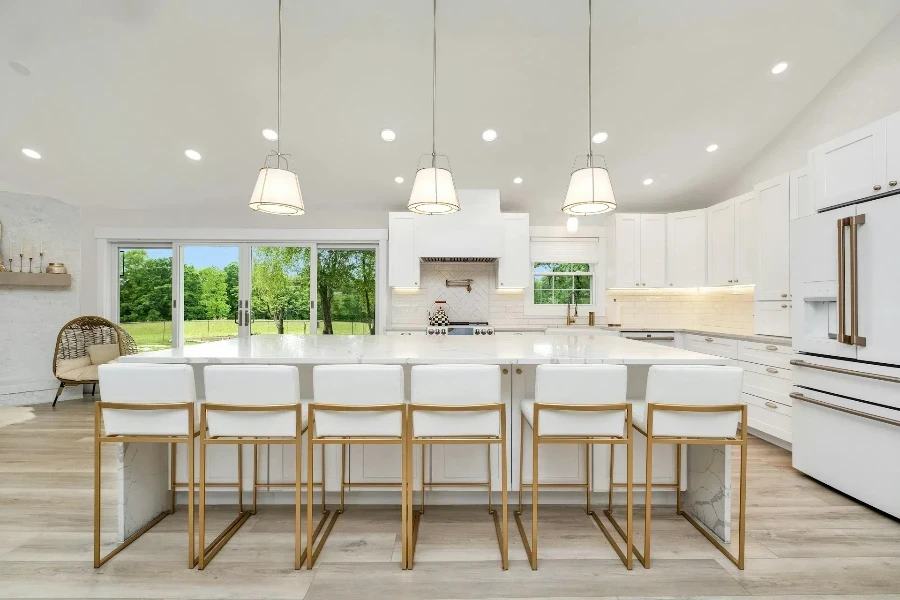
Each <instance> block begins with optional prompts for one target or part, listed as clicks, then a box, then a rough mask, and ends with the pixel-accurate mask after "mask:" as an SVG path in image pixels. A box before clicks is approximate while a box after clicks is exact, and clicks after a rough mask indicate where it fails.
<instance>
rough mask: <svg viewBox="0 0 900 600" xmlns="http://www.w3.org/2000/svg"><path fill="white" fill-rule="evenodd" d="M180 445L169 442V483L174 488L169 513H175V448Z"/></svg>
mask: <svg viewBox="0 0 900 600" xmlns="http://www.w3.org/2000/svg"><path fill="white" fill-rule="evenodd" d="M177 447H178V445H177V444H176V443H175V442H172V443H171V444H169V485H170V486H171V490H172V499H171V508H169V514H170V515H174V514H175V465H176V462H175V449H176V448H177Z"/></svg>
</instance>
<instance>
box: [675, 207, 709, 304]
mask: <svg viewBox="0 0 900 600" xmlns="http://www.w3.org/2000/svg"><path fill="white" fill-rule="evenodd" d="M666 229H667V231H666V271H667V273H668V280H669V285H670V286H674V287H696V286H702V285H706V210H688V211H684V212H679V213H672V214H669V215H666Z"/></svg>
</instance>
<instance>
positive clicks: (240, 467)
mask: <svg viewBox="0 0 900 600" xmlns="http://www.w3.org/2000/svg"><path fill="white" fill-rule="evenodd" d="M237 472H238V482H237V483H238V512H244V445H243V444H238V445H237Z"/></svg>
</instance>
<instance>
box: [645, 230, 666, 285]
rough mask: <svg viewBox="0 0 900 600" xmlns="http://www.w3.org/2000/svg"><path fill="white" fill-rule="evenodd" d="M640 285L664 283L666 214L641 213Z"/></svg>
mask: <svg viewBox="0 0 900 600" xmlns="http://www.w3.org/2000/svg"><path fill="white" fill-rule="evenodd" d="M640 255H641V278H640V282H641V285H642V286H644V287H662V286H664V285H665V284H666V215H641V251H640Z"/></svg>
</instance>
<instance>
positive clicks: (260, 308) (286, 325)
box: [250, 245, 316, 335]
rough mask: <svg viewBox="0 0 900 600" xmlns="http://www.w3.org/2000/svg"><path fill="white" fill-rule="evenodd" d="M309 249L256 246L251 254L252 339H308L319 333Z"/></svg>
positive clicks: (301, 247)
mask: <svg viewBox="0 0 900 600" xmlns="http://www.w3.org/2000/svg"><path fill="white" fill-rule="evenodd" d="M311 255H312V248H311V247H310V246H278V245H265V246H263V245H258V246H253V247H252V248H251V252H250V259H251V264H250V268H251V277H250V315H251V318H250V335H258V334H297V335H309V334H310V333H313V332H314V331H315V330H316V313H315V311H314V310H311V307H312V306H313V305H312V303H311V302H310V291H311V289H312V281H313V280H314V277H315V273H314V271H315V265H314V264H312V262H311V261H310V256H311Z"/></svg>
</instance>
